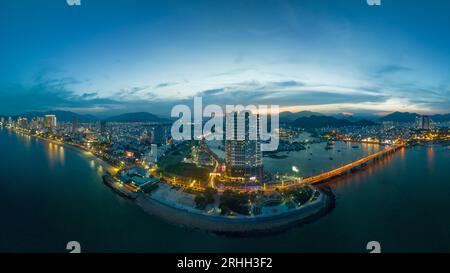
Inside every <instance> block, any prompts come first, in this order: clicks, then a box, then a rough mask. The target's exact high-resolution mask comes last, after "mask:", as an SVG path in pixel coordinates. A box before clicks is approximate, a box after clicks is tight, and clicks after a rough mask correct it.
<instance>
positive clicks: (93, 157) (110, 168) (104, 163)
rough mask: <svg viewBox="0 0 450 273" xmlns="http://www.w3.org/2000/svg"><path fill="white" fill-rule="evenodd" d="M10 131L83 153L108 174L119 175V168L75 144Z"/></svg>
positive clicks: (13, 130)
mask: <svg viewBox="0 0 450 273" xmlns="http://www.w3.org/2000/svg"><path fill="white" fill-rule="evenodd" d="M9 130H11V131H12V132H14V133H16V134H17V133H22V134H25V135H27V136H30V137H34V138H36V139H39V140H42V141H45V142H48V143H52V144H57V145H61V146H63V147H65V148H69V149H73V150H75V151H77V152H82V153H83V156H84V157H86V158H87V159H91V160H97V161H98V163H99V164H100V165H101V166H102V167H103V168H104V169H105V170H107V171H108V172H110V173H112V174H115V173H117V168H116V167H114V166H113V165H111V164H109V163H108V162H107V161H106V160H104V159H103V158H101V157H99V156H97V155H95V154H94V153H93V152H91V151H88V150H86V149H84V148H83V147H80V146H77V145H73V144H70V143H65V142H60V141H57V140H54V139H48V138H44V137H41V136H37V135H32V134H28V133H26V132H22V131H18V130H15V129H9Z"/></svg>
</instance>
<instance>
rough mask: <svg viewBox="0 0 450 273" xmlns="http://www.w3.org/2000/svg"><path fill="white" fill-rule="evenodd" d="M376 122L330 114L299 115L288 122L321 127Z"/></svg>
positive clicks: (360, 124) (299, 125)
mask: <svg viewBox="0 0 450 273" xmlns="http://www.w3.org/2000/svg"><path fill="white" fill-rule="evenodd" d="M376 124H377V123H375V122H373V121H370V120H357V121H349V120H348V119H338V118H335V117H330V116H315V115H313V116H310V117H300V118H298V119H296V120H294V121H292V122H291V123H290V125H292V126H295V127H301V128H322V127H328V126H331V127H343V126H371V125H376Z"/></svg>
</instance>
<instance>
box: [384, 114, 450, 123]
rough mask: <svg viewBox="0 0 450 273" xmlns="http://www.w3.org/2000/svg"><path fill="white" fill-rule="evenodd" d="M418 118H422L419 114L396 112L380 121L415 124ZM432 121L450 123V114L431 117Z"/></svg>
mask: <svg viewBox="0 0 450 273" xmlns="http://www.w3.org/2000/svg"><path fill="white" fill-rule="evenodd" d="M417 116H421V115H420V114H417V113H409V112H394V113H391V114H388V115H386V116H384V117H382V118H380V119H379V121H394V122H414V121H415V120H416V117H417ZM429 117H430V119H431V120H432V121H434V122H448V121H450V113H449V114H437V115H431V116H429Z"/></svg>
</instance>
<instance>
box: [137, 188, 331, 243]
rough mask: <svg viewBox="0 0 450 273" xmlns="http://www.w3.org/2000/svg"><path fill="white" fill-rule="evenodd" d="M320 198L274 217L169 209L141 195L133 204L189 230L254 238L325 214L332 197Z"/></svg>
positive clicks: (325, 194)
mask: <svg viewBox="0 0 450 273" xmlns="http://www.w3.org/2000/svg"><path fill="white" fill-rule="evenodd" d="M319 190H320V193H321V194H320V198H318V199H317V200H316V201H314V203H310V204H307V205H305V206H303V207H301V208H297V209H295V210H292V211H289V212H283V213H280V214H277V215H268V216H237V217H230V216H219V215H208V214H206V213H201V212H193V211H191V210H187V209H183V208H180V207H175V206H171V205H170V204H167V203H165V202H162V201H161V200H158V199H156V198H153V197H152V196H151V194H150V195H148V194H142V195H140V196H139V197H138V198H137V199H136V203H137V204H138V205H139V206H140V207H141V208H142V209H143V210H144V211H146V212H147V213H149V214H151V215H155V216H157V217H159V218H162V219H163V220H164V221H166V222H169V223H171V224H175V225H178V226H183V227H186V228H191V229H199V230H204V231H208V232H212V233H216V234H220V235H227V236H255V235H258V236H259V235H268V234H269V233H270V234H273V233H276V232H282V231H284V230H286V229H289V228H291V227H294V226H300V225H302V224H306V223H308V222H311V221H313V220H315V219H318V218H320V217H322V216H324V215H326V214H328V213H329V212H330V211H331V210H332V209H333V208H334V206H335V197H334V195H333V193H332V192H331V191H330V190H329V189H319Z"/></svg>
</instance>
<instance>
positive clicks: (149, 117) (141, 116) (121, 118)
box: [106, 112, 170, 122]
mask: <svg viewBox="0 0 450 273" xmlns="http://www.w3.org/2000/svg"><path fill="white" fill-rule="evenodd" d="M106 121H109V122H168V121H170V120H168V119H165V118H161V117H159V116H157V115H154V114H150V113H147V112H137V113H126V114H122V115H118V116H113V117H109V118H107V119H106Z"/></svg>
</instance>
